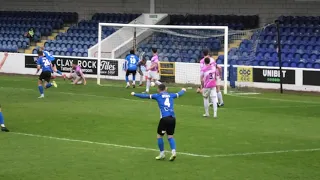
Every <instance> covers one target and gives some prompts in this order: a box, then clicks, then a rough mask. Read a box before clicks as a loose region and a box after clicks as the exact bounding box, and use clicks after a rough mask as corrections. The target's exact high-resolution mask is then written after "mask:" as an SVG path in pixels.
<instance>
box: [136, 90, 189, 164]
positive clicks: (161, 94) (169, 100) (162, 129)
mask: <svg viewBox="0 0 320 180" xmlns="http://www.w3.org/2000/svg"><path fill="white" fill-rule="evenodd" d="M185 91H186V89H184V88H183V89H182V90H181V91H180V92H178V93H168V92H167V88H166V86H165V85H164V84H160V85H159V86H158V94H150V95H149V94H135V93H134V92H132V93H131V95H133V96H136V97H139V98H144V99H149V98H150V99H154V100H156V101H157V102H158V106H159V109H160V113H161V117H160V118H161V119H160V121H159V125H158V130H157V133H158V135H157V139H158V147H159V150H160V155H159V156H157V157H156V160H161V159H164V158H165V154H164V142H163V136H164V134H167V136H168V141H169V144H170V148H171V152H172V155H171V157H170V161H174V160H175V159H176V156H177V155H176V143H175V140H174V138H173V134H174V130H175V127H176V118H175V113H174V99H175V98H178V97H179V96H182V95H183V94H184V93H185Z"/></svg>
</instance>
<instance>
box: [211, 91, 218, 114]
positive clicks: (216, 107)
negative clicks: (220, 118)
mask: <svg viewBox="0 0 320 180" xmlns="http://www.w3.org/2000/svg"><path fill="white" fill-rule="evenodd" d="M212 103H213V105H212V106H213V117H217V111H218V105H217V103H218V100H217V97H216V96H214V97H212Z"/></svg>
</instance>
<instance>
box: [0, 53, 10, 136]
mask: <svg viewBox="0 0 320 180" xmlns="http://www.w3.org/2000/svg"><path fill="white" fill-rule="evenodd" d="M7 58H8V53H4V57H3V59H2V60H1V61H0V70H1V68H2V66H3V65H4V63H5V62H6V60H7ZM0 126H1V131H3V132H9V129H8V128H7V127H6V126H5V125H4V117H3V114H2V111H1V105H0Z"/></svg>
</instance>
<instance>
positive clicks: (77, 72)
mask: <svg viewBox="0 0 320 180" xmlns="http://www.w3.org/2000/svg"><path fill="white" fill-rule="evenodd" d="M68 79H72V84H74V85H80V84H83V85H86V84H87V81H86V78H85V77H84V74H83V72H82V70H81V67H80V66H79V65H78V64H77V63H72V68H71V73H70V76H69V77H68Z"/></svg>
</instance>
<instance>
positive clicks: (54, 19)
mask: <svg viewBox="0 0 320 180" xmlns="http://www.w3.org/2000/svg"><path fill="white" fill-rule="evenodd" d="M77 20H78V14H77V13H61V12H32V11H1V12H0V51H7V52H24V50H25V49H27V48H28V47H29V46H30V44H31V42H30V40H29V39H28V38H26V37H25V36H24V33H25V32H27V31H28V29H29V28H34V30H35V34H34V38H33V40H34V41H35V42H39V41H40V40H41V38H42V36H49V35H51V33H52V32H53V30H58V29H60V28H61V27H62V26H63V24H64V23H74V22H76V21H77Z"/></svg>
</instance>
